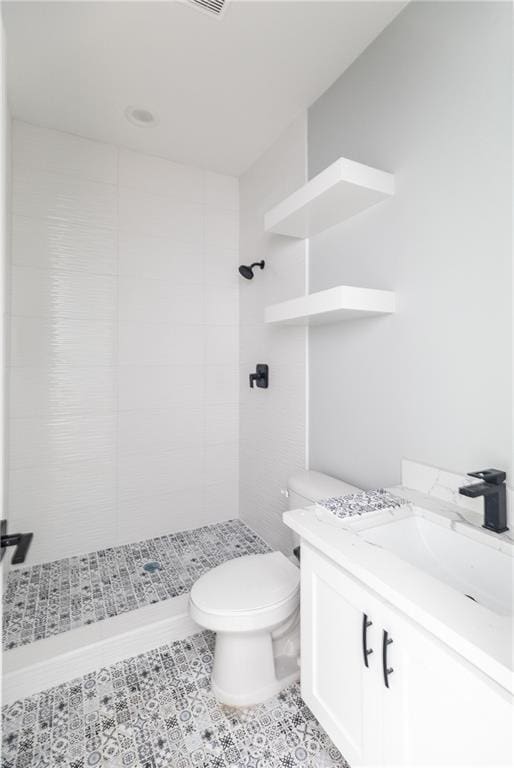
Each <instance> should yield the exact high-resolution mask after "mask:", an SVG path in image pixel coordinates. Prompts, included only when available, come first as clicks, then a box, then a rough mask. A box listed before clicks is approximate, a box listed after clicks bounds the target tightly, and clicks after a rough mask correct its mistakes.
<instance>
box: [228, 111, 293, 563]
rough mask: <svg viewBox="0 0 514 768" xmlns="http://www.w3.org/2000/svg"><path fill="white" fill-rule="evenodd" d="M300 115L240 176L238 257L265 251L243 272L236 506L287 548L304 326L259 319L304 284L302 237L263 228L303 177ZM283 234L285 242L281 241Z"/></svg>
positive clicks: (253, 257)
mask: <svg viewBox="0 0 514 768" xmlns="http://www.w3.org/2000/svg"><path fill="white" fill-rule="evenodd" d="M305 127H306V126H305V119H304V117H302V118H300V119H299V120H298V121H296V123H294V124H293V125H292V126H291V127H290V128H289V129H288V130H287V131H286V132H285V133H284V134H283V135H282V136H281V137H280V138H279V139H278V140H277V141H276V142H275V143H274V144H273V145H272V146H271V147H270V148H269V149H268V150H267V151H266V152H265V153H264V155H263V156H262V157H261V158H259V159H258V160H257V162H256V163H255V165H254V166H252V168H250V169H249V170H248V171H247V172H246V173H244V174H243V176H242V177H241V179H240V189H239V191H240V203H241V205H240V213H241V243H240V245H241V249H240V261H241V262H242V263H243V264H250V263H252V262H254V261H260V260H261V259H264V260H265V261H266V268H265V269H264V271H262V272H261V271H258V272H257V274H256V275H255V279H254V280H252V281H251V282H250V281H247V280H240V281H239V291H240V302H239V308H240V387H241V389H240V393H239V394H240V445H241V451H240V465H239V475H240V509H241V517H242V518H243V519H244V520H245V522H247V523H248V524H249V525H250V527H251V528H252V529H254V530H255V531H257V532H258V533H259V534H260V535H261V536H264V538H265V539H266V540H267V541H268V542H269V543H270V544H271V546H273V547H275V548H277V549H282V550H283V551H284V552H286V553H287V554H290V551H291V547H292V538H291V534H290V531H289V530H288V529H287V528H286V527H285V526H284V524H283V522H282V513H283V511H284V510H285V509H286V508H287V502H286V500H285V499H284V497H283V496H282V495H281V489H283V488H285V487H287V480H288V477H289V476H290V475H291V474H293V473H295V472H298V471H299V470H302V469H304V468H305V460H306V446H305V421H306V412H305V411H306V409H305V399H306V391H305V381H306V367H305V365H306V361H305V349H306V330H305V329H304V328H268V327H266V326H264V322H263V316H264V308H265V306H266V305H267V304H271V303H273V302H277V301H284V300H286V299H288V298H291V294H290V293H289V292H290V291H291V292H293V293H292V295H301V294H302V292H304V290H305V256H306V254H305V243H304V242H303V241H297V242H294V243H293V242H292V241H291V242H289V240H290V239H289V240H288V238H280V237H273V236H272V237H270V236H269V235H266V234H265V233H264V232H263V227H262V222H263V217H264V213H265V211H266V209H268V208H269V207H270V205H272V204H273V203H274V202H278V201H279V200H280V199H281V198H282V197H285V196H286V195H287V194H288V193H290V192H293V191H294V190H295V189H296V188H298V187H299V186H301V184H302V183H304V181H305V178H306V167H305V157H306V153H305V141H306V131H305ZM286 241H287V242H286ZM257 362H267V363H268V364H269V365H270V386H269V389H268V390H262V389H261V390H259V389H254V390H251V389H250V388H249V386H248V374H249V372H250V371H251V370H255V367H254V366H255V363H257Z"/></svg>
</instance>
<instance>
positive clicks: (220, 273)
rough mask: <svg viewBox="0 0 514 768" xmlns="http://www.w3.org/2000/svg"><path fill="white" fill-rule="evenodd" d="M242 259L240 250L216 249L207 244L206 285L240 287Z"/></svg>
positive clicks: (205, 257)
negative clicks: (239, 268) (239, 270)
mask: <svg viewBox="0 0 514 768" xmlns="http://www.w3.org/2000/svg"><path fill="white" fill-rule="evenodd" d="M239 264H240V261H239V253H238V251H226V250H223V249H221V250H219V249H218V250H216V249H214V248H212V247H211V246H210V245H209V244H207V245H206V252H205V255H204V275H205V283H206V285H213V286H214V285H223V286H231V287H233V288H238V287H239V281H240V280H241V276H240V275H239V272H238V267H239Z"/></svg>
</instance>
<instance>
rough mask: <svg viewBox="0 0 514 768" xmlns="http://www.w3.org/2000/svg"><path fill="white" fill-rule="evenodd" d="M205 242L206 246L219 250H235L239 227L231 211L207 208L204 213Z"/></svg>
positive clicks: (237, 244)
mask: <svg viewBox="0 0 514 768" xmlns="http://www.w3.org/2000/svg"><path fill="white" fill-rule="evenodd" d="M205 242H206V244H207V247H210V248H213V249H215V250H220V251H237V249H238V247H239V227H238V221H237V218H236V217H235V216H234V214H233V213H229V212H226V211H216V210H214V209H207V212H206V214H205Z"/></svg>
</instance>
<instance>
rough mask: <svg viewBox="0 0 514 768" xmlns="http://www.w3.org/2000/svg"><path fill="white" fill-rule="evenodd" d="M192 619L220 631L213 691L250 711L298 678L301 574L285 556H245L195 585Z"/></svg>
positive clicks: (278, 554)
mask: <svg viewBox="0 0 514 768" xmlns="http://www.w3.org/2000/svg"><path fill="white" fill-rule="evenodd" d="M189 605H190V613H191V617H192V618H193V619H194V621H196V623H197V624H199V625H200V626H201V627H205V628H206V629H211V630H213V631H214V632H216V647H215V652H214V666H213V671H212V677H211V687H212V691H213V693H214V695H215V696H216V698H217V699H218V701H220V702H221V703H223V704H228V705H229V706H235V707H238V706H239V707H246V706H250V705H253V704H258V703H259V702H261V701H265V700H266V699H268V698H270V697H271V696H274V695H275V694H276V693H278V692H279V691H280V690H281V689H282V688H284V687H286V686H287V685H289V684H290V683H292V682H294V681H295V680H298V678H299V674H300V672H299V666H298V654H299V646H300V637H299V634H300V633H299V606H300V571H299V569H298V567H297V566H296V565H294V564H293V563H292V562H291V561H290V560H288V558H287V557H285V555H283V554H282V553H281V552H269V553H267V554H264V555H245V556H243V557H238V558H236V559H234V560H229V561H228V562H226V563H223V564H222V565H218V566H217V567H216V568H213V569H212V570H211V571H208V572H207V573H205V574H204V575H203V576H201V577H200V578H199V579H198V581H196V582H195V584H194V585H193V588H192V590H191V594H190V598H189Z"/></svg>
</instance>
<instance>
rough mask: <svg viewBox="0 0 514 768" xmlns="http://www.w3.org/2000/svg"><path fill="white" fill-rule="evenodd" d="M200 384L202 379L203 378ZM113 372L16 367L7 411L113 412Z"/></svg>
mask: <svg viewBox="0 0 514 768" xmlns="http://www.w3.org/2000/svg"><path fill="white" fill-rule="evenodd" d="M202 388H203V381H202ZM115 408H116V375H115V370H114V369H113V368H112V367H108V366H105V367H100V366H97V367H91V368H80V367H71V366H63V365H53V367H43V368H34V367H26V366H25V367H19V368H12V367H11V368H10V371H9V412H10V414H11V416H13V417H19V416H47V418H48V417H51V416H54V415H58V414H61V415H64V414H69V413H81V412H85V413H89V414H91V413H94V414H96V415H98V414H100V413H105V412H107V413H109V412H114V410H115Z"/></svg>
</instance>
